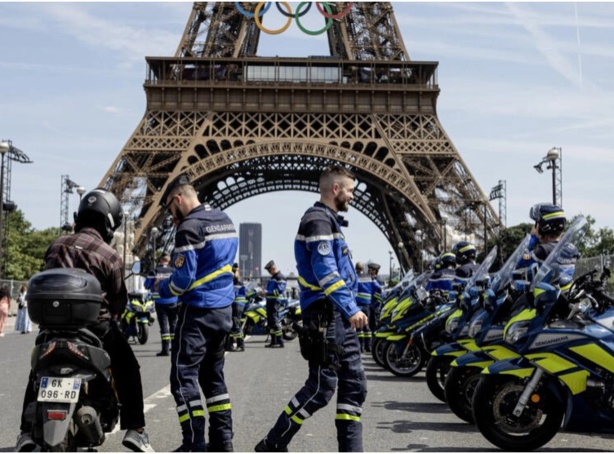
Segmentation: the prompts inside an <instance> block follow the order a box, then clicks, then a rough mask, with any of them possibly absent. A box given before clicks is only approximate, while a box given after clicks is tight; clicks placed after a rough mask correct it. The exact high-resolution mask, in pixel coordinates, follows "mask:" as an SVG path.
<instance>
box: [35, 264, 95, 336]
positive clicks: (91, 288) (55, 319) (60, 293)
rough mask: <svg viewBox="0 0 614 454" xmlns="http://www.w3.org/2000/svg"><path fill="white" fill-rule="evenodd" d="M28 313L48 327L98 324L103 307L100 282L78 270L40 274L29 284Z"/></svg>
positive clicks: (36, 321)
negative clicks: (101, 307)
mask: <svg viewBox="0 0 614 454" xmlns="http://www.w3.org/2000/svg"><path fill="white" fill-rule="evenodd" d="M27 298H28V314H29V315H30V319H31V320H32V321H33V322H34V323H36V324H38V325H41V326H42V327H44V328H55V329H62V328H77V327H81V326H85V325H89V324H92V323H95V322H96V320H97V318H98V313H99V312H100V306H101V304H102V301H103V299H102V290H101V288H100V283H99V282H98V279H96V278H95V277H94V276H92V275H91V274H88V273H86V272H85V271H84V270H81V269H76V268H56V269H51V270H46V271H43V272H41V273H37V274H35V275H34V276H32V278H31V279H30V282H29V283H28V296H27Z"/></svg>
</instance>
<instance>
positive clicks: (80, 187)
mask: <svg viewBox="0 0 614 454" xmlns="http://www.w3.org/2000/svg"><path fill="white" fill-rule="evenodd" d="M77 194H79V203H81V199H83V194H85V188H84V187H83V186H78V187H77Z"/></svg>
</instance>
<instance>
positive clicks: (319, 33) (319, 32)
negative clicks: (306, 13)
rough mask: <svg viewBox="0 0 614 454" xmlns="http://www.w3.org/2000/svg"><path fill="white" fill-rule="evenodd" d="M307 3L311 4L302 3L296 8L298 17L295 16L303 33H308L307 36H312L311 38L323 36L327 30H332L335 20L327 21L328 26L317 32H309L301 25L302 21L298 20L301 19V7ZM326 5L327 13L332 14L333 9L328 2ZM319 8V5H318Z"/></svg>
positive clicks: (297, 24)
mask: <svg viewBox="0 0 614 454" xmlns="http://www.w3.org/2000/svg"><path fill="white" fill-rule="evenodd" d="M305 3H309V2H301V3H299V4H298V6H297V7H296V16H295V18H294V19H295V20H296V26H297V27H298V28H299V29H300V30H301V31H302V32H303V33H306V34H307V35H311V36H315V35H321V34H322V33H324V32H325V31H326V30H328V29H329V28H330V26H331V25H333V20H332V19H326V25H325V26H324V27H322V28H321V29H320V30H316V31H312V30H307V29H306V28H305V27H303V26H302V25H301V21H299V20H298V18H299V17H300V16H299V15H298V13H299V11H300V10H301V6H303V5H304V4H305ZM323 3H324V8H326V11H328V14H332V12H333V10H332V9H331V7H330V5H329V4H328V3H326V2H323ZM316 6H317V3H316Z"/></svg>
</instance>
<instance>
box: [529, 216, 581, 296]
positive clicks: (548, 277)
mask: <svg viewBox="0 0 614 454" xmlns="http://www.w3.org/2000/svg"><path fill="white" fill-rule="evenodd" d="M587 229H588V222H587V221H586V218H584V216H578V218H577V219H576V220H575V221H574V222H573V223H572V224H571V225H570V226H569V228H568V229H567V231H566V232H565V233H564V234H563V236H562V237H561V239H560V241H559V242H558V244H557V245H556V246H555V247H554V249H553V250H552V251H551V252H550V254H549V255H548V257H547V258H546V260H544V263H542V265H541V266H540V267H539V270H538V271H537V273H536V274H535V277H534V278H533V281H532V282H531V291H533V289H534V288H535V286H536V285H537V284H538V283H540V282H544V283H546V284H552V283H555V282H557V280H558V278H559V277H560V276H561V274H562V273H563V272H564V269H565V268H566V267H568V266H569V263H568V260H567V259H566V257H565V255H566V254H567V253H568V249H567V246H569V245H574V244H575V243H578V242H579V241H580V240H581V239H582V238H583V237H584V235H585V234H586V230H587Z"/></svg>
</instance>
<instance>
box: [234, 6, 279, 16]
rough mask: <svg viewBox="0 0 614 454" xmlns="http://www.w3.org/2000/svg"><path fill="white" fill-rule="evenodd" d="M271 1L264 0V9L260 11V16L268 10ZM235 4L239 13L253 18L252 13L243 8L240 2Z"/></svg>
mask: <svg viewBox="0 0 614 454" xmlns="http://www.w3.org/2000/svg"><path fill="white" fill-rule="evenodd" d="M271 3H272V2H266V6H265V7H264V11H262V12H261V13H260V14H259V16H260V17H262V16H264V15H265V14H266V12H267V11H268V10H269V8H270V7H271ZM235 6H236V7H237V9H238V10H239V12H240V13H241V14H243V15H244V16H245V17H247V18H248V19H253V18H254V13H250V12H249V11H245V9H243V7H242V6H241V2H235Z"/></svg>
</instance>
